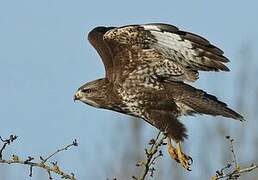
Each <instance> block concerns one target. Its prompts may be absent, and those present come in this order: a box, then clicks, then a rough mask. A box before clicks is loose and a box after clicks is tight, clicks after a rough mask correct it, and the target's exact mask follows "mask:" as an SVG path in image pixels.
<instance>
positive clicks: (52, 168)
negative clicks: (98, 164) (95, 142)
mask: <svg viewBox="0 0 258 180" xmlns="http://www.w3.org/2000/svg"><path fill="white" fill-rule="evenodd" d="M15 139H17V136H14V135H11V136H10V138H9V139H5V140H3V139H2V138H1V141H2V142H3V143H4V144H3V146H2V148H1V151H0V155H1V156H0V157H2V153H3V150H4V149H5V148H6V146H7V145H9V144H10V143H11V142H13V141H14V140H15ZM72 146H78V143H77V141H76V140H74V141H73V142H72V143H71V144H68V145H67V146H65V147H64V148H61V149H58V150H57V151H55V152H54V153H53V154H51V155H49V156H47V158H46V159H44V158H42V156H40V161H39V162H35V161H34V160H35V159H34V158H33V157H31V156H28V158H27V159H25V160H23V159H21V158H20V157H19V156H17V155H15V154H13V155H12V157H11V158H10V159H2V158H1V159H0V163H4V164H22V165H27V166H29V176H32V170H33V168H34V167H38V168H41V169H44V170H46V171H47V173H48V175H49V179H53V178H52V176H51V173H55V174H58V175H60V176H61V178H62V179H70V180H76V178H75V176H74V174H73V173H70V174H68V173H66V172H64V171H62V170H61V169H60V167H59V166H58V164H57V162H54V163H53V162H52V163H49V162H47V161H48V160H49V159H50V158H51V157H53V156H54V155H56V154H57V153H59V152H61V151H65V150H68V148H70V147H72Z"/></svg>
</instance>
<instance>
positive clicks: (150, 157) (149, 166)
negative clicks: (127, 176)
mask: <svg viewBox="0 0 258 180" xmlns="http://www.w3.org/2000/svg"><path fill="white" fill-rule="evenodd" d="M165 139H166V135H164V134H162V133H161V132H159V133H158V135H157V136H156V138H155V139H151V140H150V141H149V145H150V148H149V149H145V155H146V159H145V160H143V161H141V162H138V163H137V164H136V166H138V167H143V169H142V171H141V174H140V176H139V177H136V176H133V177H132V178H133V179H135V180H144V179H145V178H146V176H147V175H148V173H150V176H151V177H153V175H154V171H155V170H156V169H155V168H154V167H153V165H155V161H156V160H157V159H158V158H159V157H161V156H163V154H162V150H161V148H162V146H163V145H166V143H164V140H165Z"/></svg>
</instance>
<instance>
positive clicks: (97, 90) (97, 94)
mask: <svg viewBox="0 0 258 180" xmlns="http://www.w3.org/2000/svg"><path fill="white" fill-rule="evenodd" d="M107 98H108V81H107V80H106V79H97V80H95V81H91V82H88V83H86V84H84V85H83V86H81V87H80V88H79V89H78V90H77V91H76V93H75V94H74V101H76V100H79V101H81V102H83V103H85V104H88V105H90V106H94V107H98V108H105V106H106V102H107V101H108V99H107Z"/></svg>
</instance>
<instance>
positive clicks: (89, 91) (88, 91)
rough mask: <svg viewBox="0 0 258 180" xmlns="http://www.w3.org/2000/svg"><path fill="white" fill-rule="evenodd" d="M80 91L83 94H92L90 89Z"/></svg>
mask: <svg viewBox="0 0 258 180" xmlns="http://www.w3.org/2000/svg"><path fill="white" fill-rule="evenodd" d="M81 91H82V92H83V93H91V92H92V90H91V89H82V90H81Z"/></svg>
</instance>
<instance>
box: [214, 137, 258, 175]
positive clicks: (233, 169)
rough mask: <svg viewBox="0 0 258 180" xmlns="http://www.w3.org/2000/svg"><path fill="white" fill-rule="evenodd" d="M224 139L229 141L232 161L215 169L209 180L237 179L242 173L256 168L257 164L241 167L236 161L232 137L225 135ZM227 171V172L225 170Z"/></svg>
mask: <svg viewBox="0 0 258 180" xmlns="http://www.w3.org/2000/svg"><path fill="white" fill-rule="evenodd" d="M226 139H228V140H229V143H230V151H231V153H232V156H233V160H232V163H229V164H227V165H226V166H225V167H223V168H222V169H220V170H217V171H216V175H215V176H213V177H212V178H211V180H218V179H226V180H237V179H238V178H239V177H240V176H241V175H242V174H244V173H248V172H251V171H253V170H254V169H256V168H258V165H255V164H251V165H250V166H249V167H245V168H241V167H240V165H239V164H238V162H237V159H236V154H235V150H234V144H233V142H234V139H233V138H232V137H230V136H226ZM226 171H227V172H226Z"/></svg>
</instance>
